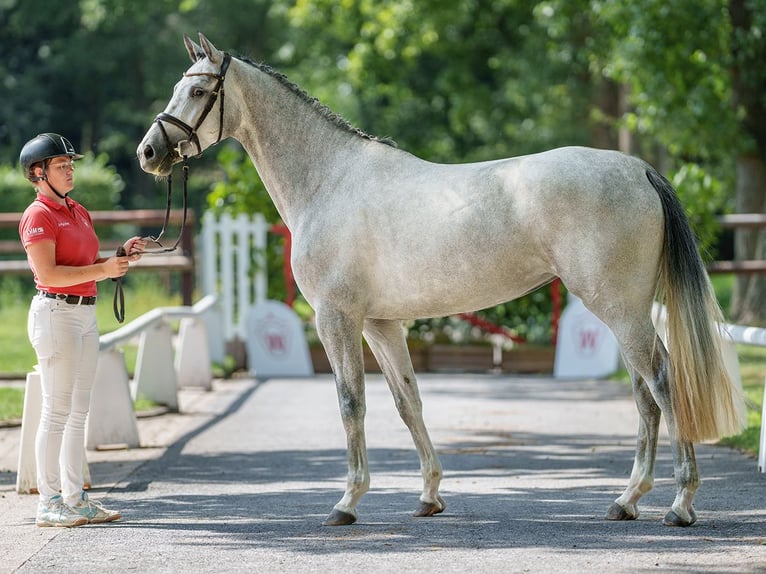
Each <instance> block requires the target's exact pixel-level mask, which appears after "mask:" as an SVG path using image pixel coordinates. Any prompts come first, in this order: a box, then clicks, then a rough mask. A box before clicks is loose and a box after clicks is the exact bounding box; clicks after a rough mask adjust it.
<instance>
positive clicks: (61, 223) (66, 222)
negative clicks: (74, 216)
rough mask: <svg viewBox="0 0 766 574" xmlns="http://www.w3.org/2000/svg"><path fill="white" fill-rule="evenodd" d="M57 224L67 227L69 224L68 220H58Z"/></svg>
mask: <svg viewBox="0 0 766 574" xmlns="http://www.w3.org/2000/svg"><path fill="white" fill-rule="evenodd" d="M58 226H59V227H67V226H69V222H68V221H59V222H58Z"/></svg>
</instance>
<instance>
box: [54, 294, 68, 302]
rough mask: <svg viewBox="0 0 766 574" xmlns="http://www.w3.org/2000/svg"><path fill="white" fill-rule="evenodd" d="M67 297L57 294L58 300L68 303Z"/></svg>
mask: <svg viewBox="0 0 766 574" xmlns="http://www.w3.org/2000/svg"><path fill="white" fill-rule="evenodd" d="M66 298H67V296H66V295H65V294H64V293H56V299H58V300H59V301H66Z"/></svg>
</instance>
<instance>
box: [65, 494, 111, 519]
mask: <svg viewBox="0 0 766 574" xmlns="http://www.w3.org/2000/svg"><path fill="white" fill-rule="evenodd" d="M72 511H73V512H75V513H77V515H78V516H81V517H83V518H84V520H85V521H86V522H87V523H88V524H101V523H102V522H114V521H115V520H119V519H120V518H122V514H121V513H120V512H119V511H117V510H108V509H106V508H104V507H103V505H102V504H101V503H100V502H96V501H95V500H90V499H89V498H88V494H87V493H86V492H85V491H83V493H82V498H81V499H80V502H78V503H77V504H75V505H74V506H72Z"/></svg>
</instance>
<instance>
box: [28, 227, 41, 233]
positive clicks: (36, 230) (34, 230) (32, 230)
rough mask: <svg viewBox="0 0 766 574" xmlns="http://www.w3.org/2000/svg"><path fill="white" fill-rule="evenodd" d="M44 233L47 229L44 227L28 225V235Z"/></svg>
mask: <svg viewBox="0 0 766 574" xmlns="http://www.w3.org/2000/svg"><path fill="white" fill-rule="evenodd" d="M42 233H45V229H44V228H42V227H28V228H27V231H26V234H27V235H40V234H42Z"/></svg>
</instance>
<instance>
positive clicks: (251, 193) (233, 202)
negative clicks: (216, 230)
mask: <svg viewBox="0 0 766 574" xmlns="http://www.w3.org/2000/svg"><path fill="white" fill-rule="evenodd" d="M217 159H218V164H219V165H220V167H221V169H222V170H223V174H224V179H222V180H220V181H218V182H217V183H215V184H214V185H213V188H212V191H211V192H210V193H209V194H208V196H207V204H208V208H209V209H211V210H212V211H213V212H214V213H224V212H226V213H230V214H232V215H237V214H239V213H261V214H262V215H263V216H264V217H265V218H266V221H268V222H269V223H276V222H277V221H279V214H278V213H277V209H276V207H275V206H274V203H273V202H272V201H271V198H270V197H269V194H268V192H267V191H266V187H265V186H264V185H263V182H261V178H260V176H259V175H258V172H257V171H256V169H255V166H254V165H253V162H252V161H250V158H249V157H248V155H247V154H246V153H245V152H244V150H243V149H242V148H241V147H240V146H239V145H236V144H231V145H225V146H223V147H222V148H221V151H219V152H218V157H217Z"/></svg>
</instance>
